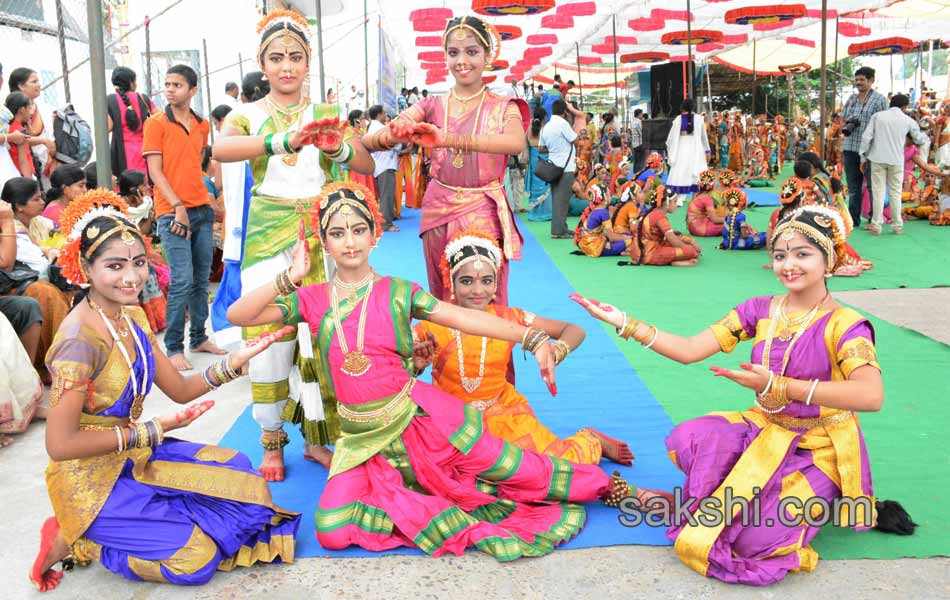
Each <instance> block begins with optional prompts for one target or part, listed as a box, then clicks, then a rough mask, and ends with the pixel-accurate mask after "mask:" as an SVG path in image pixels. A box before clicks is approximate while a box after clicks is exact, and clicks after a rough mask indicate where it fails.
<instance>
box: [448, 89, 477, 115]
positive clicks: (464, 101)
mask: <svg viewBox="0 0 950 600" xmlns="http://www.w3.org/2000/svg"><path fill="white" fill-rule="evenodd" d="M484 91H485V86H484V85H483V86H482V87H481V89H479V90H478V91H477V92H475V93H474V94H472V95H471V96H465V97H464V98H463V97H462V96H459V95H458V93H457V92H456V91H455V87H453V88H452V97H453V98H455V99H456V100H458V101H459V103H460V104H461V105H462V112H465V109H466V108H468V101H469V100H471V99H473V98H476V97H478V96H479V95H481V94H482V93H483V92H484Z"/></svg>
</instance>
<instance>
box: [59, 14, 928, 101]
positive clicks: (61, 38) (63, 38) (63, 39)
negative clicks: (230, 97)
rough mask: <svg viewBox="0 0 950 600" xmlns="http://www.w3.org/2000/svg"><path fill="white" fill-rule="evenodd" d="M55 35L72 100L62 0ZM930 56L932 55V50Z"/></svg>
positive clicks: (69, 96)
mask: <svg viewBox="0 0 950 600" xmlns="http://www.w3.org/2000/svg"><path fill="white" fill-rule="evenodd" d="M56 37H57V38H58V39H59V55H60V58H61V59H62V61H63V87H64V88H65V89H66V102H72V98H71V95H70V93H69V65H68V64H67V63H66V35H65V33H64V32H63V0H56ZM931 56H933V53H932V52H931Z"/></svg>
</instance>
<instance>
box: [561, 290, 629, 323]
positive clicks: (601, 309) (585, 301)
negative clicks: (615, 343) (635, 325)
mask: <svg viewBox="0 0 950 600" xmlns="http://www.w3.org/2000/svg"><path fill="white" fill-rule="evenodd" d="M568 297H569V298H570V299H571V300H573V301H574V302H577V303H578V304H580V305H581V306H583V307H584V308H585V309H587V312H589V313H590V314H591V316H592V317H594V318H595V319H600V320H601V321H603V322H604V323H607V324H608V325H613V326H614V327H616V328H618V329H619V328H621V327H623V313H622V312H620V311H619V310H617V308H616V307H615V306H612V305H610V304H604V303H603V302H598V301H597V300H594V299H593V298H585V297H584V296H581V295H580V294H571V295H570V296H568Z"/></svg>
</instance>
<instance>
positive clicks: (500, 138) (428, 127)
mask: <svg viewBox="0 0 950 600" xmlns="http://www.w3.org/2000/svg"><path fill="white" fill-rule="evenodd" d="M443 44H444V48H445V53H446V63H447V66H448V69H449V71H450V72H451V73H452V76H453V77H454V78H455V86H454V87H453V88H452V90H451V91H450V93H449V95H448V96H444V97H438V96H429V97H427V98H425V99H424V100H421V101H420V102H417V103H415V104H413V105H412V106H410V107H409V108H408V109H406V110H404V111H403V112H402V113H401V114H400V115H399V116H397V117H396V118H395V119H393V121H392V122H391V123H390V126H389V128H388V129H383V130H380V131H379V132H378V133H377V134H374V135H372V136H368V137H364V138H363V143H364V145H365V146H366V147H367V148H368V149H369V150H370V151H375V150H380V149H386V148H390V147H392V146H394V145H396V144H398V143H404V142H408V141H410V140H411V141H413V142H415V143H417V144H420V145H422V146H425V147H427V148H431V166H430V170H429V175H430V177H431V180H430V181H429V185H428V187H427V188H426V191H425V196H423V199H422V222H421V223H420V225H419V235H420V236H421V237H422V242H423V247H424V249H425V258H426V269H427V272H428V279H429V291H430V292H431V293H432V294H433V295H434V296H435V297H436V298H438V299H439V300H449V295H450V294H451V290H447V289H445V288H444V287H443V285H442V274H441V272H440V271H439V264H440V261H441V260H442V253H443V251H444V250H445V245H446V244H447V243H448V241H449V240H450V239H451V238H452V237H454V236H455V235H457V234H458V233H460V232H462V231H466V230H470V229H477V230H480V231H484V232H486V233H490V234H491V235H492V236H494V237H495V239H496V240H497V241H498V245H499V246H500V247H501V249H502V251H503V252H504V257H503V260H502V266H501V269H500V270H499V271H498V298H497V299H496V303H497V304H500V305H507V304H508V261H509V260H518V259H520V258H521V243H522V237H521V232H519V231H518V226H517V225H516V224H515V220H514V215H513V213H512V211H511V206H510V205H509V203H508V197H507V196H506V195H505V183H504V181H505V169H506V168H507V164H508V155H509V154H520V153H522V152H523V151H524V148H525V132H526V131H527V123H528V121H529V119H528V108H527V105H526V104H525V103H524V102H523V101H520V100H515V99H512V98H506V97H503V96H498V95H496V94H493V93H492V92H490V91H488V88H487V87H486V86H485V85H484V84H483V83H482V72H483V71H484V70H485V68H486V67H487V66H490V65H491V63H492V62H493V61H494V59H495V58H497V56H498V49H499V45H500V37H499V36H498V33H497V32H496V31H495V29H494V27H493V26H492V25H490V24H489V23H486V22H484V21H482V20H481V19H478V18H477V17H470V16H466V17H460V18H456V19H452V20H451V21H449V22H448V25H447V27H446V30H445V33H444V34H443Z"/></svg>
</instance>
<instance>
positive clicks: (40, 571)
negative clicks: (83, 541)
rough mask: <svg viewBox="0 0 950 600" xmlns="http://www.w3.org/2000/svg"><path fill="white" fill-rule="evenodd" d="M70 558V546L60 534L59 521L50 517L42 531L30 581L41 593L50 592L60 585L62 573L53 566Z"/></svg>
mask: <svg viewBox="0 0 950 600" xmlns="http://www.w3.org/2000/svg"><path fill="white" fill-rule="evenodd" d="M67 556H69V546H68V545H66V540H64V539H63V537H62V536H61V535H60V533H59V521H57V520H56V517H50V518H48V519H46V522H45V523H43V529H42V530H41V531H40V550H39V552H38V553H37V554H36V559H35V560H34V561H33V568H32V569H31V570H30V581H31V582H33V585H35V586H36V589H38V590H39V591H41V592H48V591H49V590H51V589H53V588H55V587H56V586H57V585H59V581H60V580H61V579H62V578H63V572H62V571H54V570H53V565H55V564H56V563H58V562H59V561H61V560H63V559H64V558H66V557H67Z"/></svg>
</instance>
